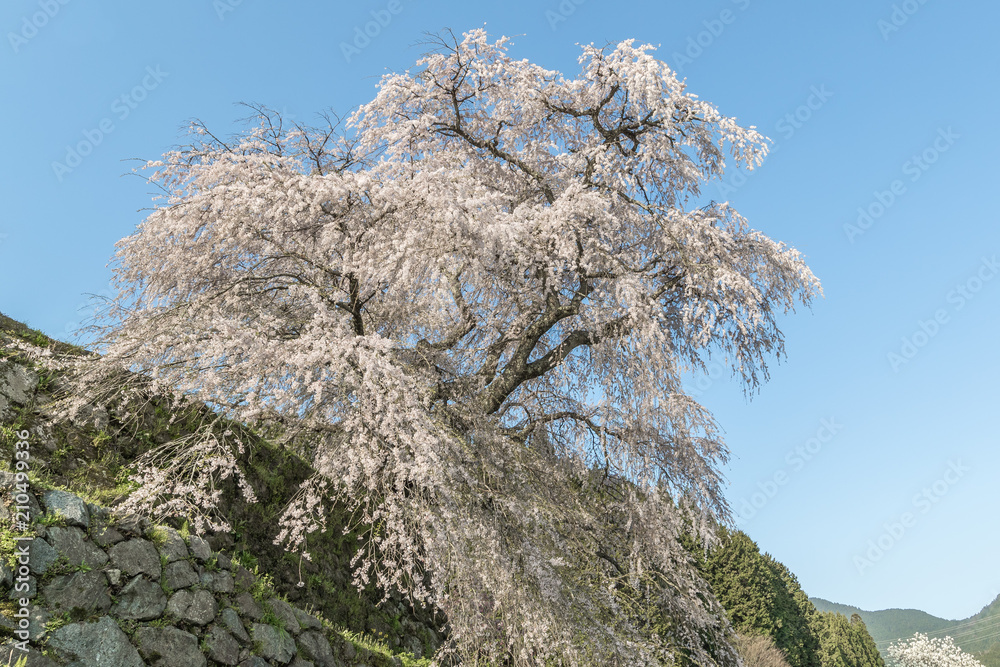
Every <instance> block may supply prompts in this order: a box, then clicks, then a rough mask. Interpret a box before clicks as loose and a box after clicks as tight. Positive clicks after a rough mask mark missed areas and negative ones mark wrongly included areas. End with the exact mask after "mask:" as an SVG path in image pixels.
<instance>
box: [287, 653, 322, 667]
mask: <svg viewBox="0 0 1000 667" xmlns="http://www.w3.org/2000/svg"><path fill="white" fill-rule="evenodd" d="M288 667H316V663H315V662H313V661H312V660H306V659H305V658H302V657H300V656H296V657H295V660H292V661H291V662H290V663H288Z"/></svg>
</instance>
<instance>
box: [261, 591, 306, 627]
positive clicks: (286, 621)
mask: <svg viewBox="0 0 1000 667" xmlns="http://www.w3.org/2000/svg"><path fill="white" fill-rule="evenodd" d="M266 604H267V606H268V607H270V609H271V611H273V612H274V615H275V616H277V617H278V619H279V620H280V621H281V623H282V624H283V625H284V626H285V630H288V631H289V632H290V633H292V634H293V635H297V634H299V633H300V632H302V628H300V627H299V622H298V620H296V618H295V614H294V613H293V612H292V606H291V605H290V604H288V603H287V602H285V601H284V600H282V599H281V598H271V599H270V600H268V601H267V602H266Z"/></svg>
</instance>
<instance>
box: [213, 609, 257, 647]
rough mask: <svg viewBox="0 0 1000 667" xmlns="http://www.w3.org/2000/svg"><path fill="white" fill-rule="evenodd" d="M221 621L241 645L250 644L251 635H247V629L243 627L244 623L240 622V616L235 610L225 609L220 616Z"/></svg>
mask: <svg viewBox="0 0 1000 667" xmlns="http://www.w3.org/2000/svg"><path fill="white" fill-rule="evenodd" d="M219 620H220V621H221V622H222V625H224V626H225V627H226V629H227V630H229V632H231V633H232V634H233V635H235V637H236V639H238V640H239V641H240V643H242V644H249V643H250V635H248V634H247V631H246V628H244V627H243V621H241V620H240V615H239V614H237V613H236V610H235V609H223V610H222V613H221V614H219Z"/></svg>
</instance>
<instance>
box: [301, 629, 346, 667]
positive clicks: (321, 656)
mask: <svg viewBox="0 0 1000 667" xmlns="http://www.w3.org/2000/svg"><path fill="white" fill-rule="evenodd" d="M298 644H299V649H301V650H302V654H303V655H304V656H306V657H307V658H309V659H310V660H312V661H313V662H315V663H316V664H317V665H319V667H335V666H336V665H337V664H338V663H337V658H336V656H334V654H333V648H331V646H330V641H329V640H328V639H327V638H326V637H325V636H324V635H323V633H321V632H317V631H316V630H306V631H305V632H303V633H302V634H301V635H299V637H298Z"/></svg>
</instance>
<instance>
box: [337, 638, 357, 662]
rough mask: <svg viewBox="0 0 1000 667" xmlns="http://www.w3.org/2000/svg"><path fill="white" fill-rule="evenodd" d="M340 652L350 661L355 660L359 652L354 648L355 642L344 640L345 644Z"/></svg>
mask: <svg viewBox="0 0 1000 667" xmlns="http://www.w3.org/2000/svg"><path fill="white" fill-rule="evenodd" d="M340 652H341V653H343V654H344V659H345V660H347V661H348V662H350V661H351V660H354V657H355V656H356V655H357V653H358V652H357V650H356V649H355V648H354V644H352V643H351V642H349V641H344V643H343V645H342V646H341V648H340Z"/></svg>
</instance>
